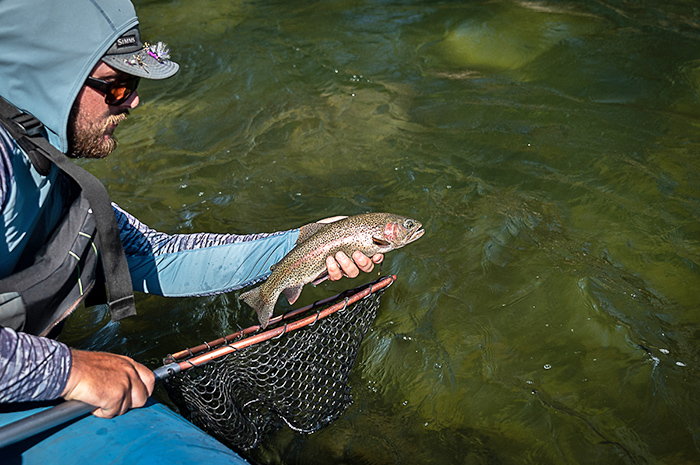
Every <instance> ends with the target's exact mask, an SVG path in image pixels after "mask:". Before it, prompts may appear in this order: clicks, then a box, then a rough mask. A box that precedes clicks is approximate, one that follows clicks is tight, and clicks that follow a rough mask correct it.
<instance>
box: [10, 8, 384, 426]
mask: <svg viewBox="0 0 700 465" xmlns="http://www.w3.org/2000/svg"><path fill="white" fill-rule="evenodd" d="M169 58H170V57H169V50H168V49H167V47H166V46H165V45H164V44H162V43H158V44H155V45H150V46H149V45H147V44H144V43H142V41H141V38H140V31H139V28H138V20H137V18H136V14H135V11H134V9H133V5H132V4H131V3H130V1H129V0H91V1H86V0H53V1H50V2H46V1H44V0H2V2H0V96H2V97H3V98H4V99H5V100H6V101H7V102H9V103H10V104H11V107H15V108H16V109H21V110H22V111H24V112H26V113H28V114H29V115H33V116H34V117H35V118H36V119H38V120H39V121H40V122H41V123H43V126H40V129H41V134H39V135H32V134H31V133H33V132H38V131H33V130H32V129H31V127H27V126H31V123H26V122H25V123H21V124H19V123H18V124H17V127H20V129H17V127H15V123H16V122H17V121H25V120H26V119H25V118H24V117H25V116H26V115H21V116H20V117H17V116H16V115H12V118H11V119H9V120H7V122H6V124H5V126H4V127H3V125H2V124H0V207H1V210H0V211H1V213H2V216H1V217H0V257H1V258H0V401H2V402H20V401H26V400H49V399H55V398H58V397H63V398H64V399H78V400H82V401H84V402H86V403H88V404H90V405H94V406H96V407H98V408H97V409H96V410H95V411H94V414H95V415H96V416H100V417H106V418H110V417H113V416H116V415H120V414H122V413H124V412H126V411H127V410H128V409H130V408H133V407H139V406H142V405H143V404H144V403H145V402H146V399H147V398H148V396H149V395H150V394H151V392H152V390H153V384H154V377H153V374H152V372H151V371H150V370H149V369H147V368H146V367H144V366H143V365H141V364H140V363H138V362H135V361H134V360H131V359H129V358H127V357H123V356H119V355H114V354H108V353H100V352H85V351H79V350H73V349H69V348H68V347H66V346H65V345H63V344H61V343H58V342H56V341H54V340H52V339H48V338H45V337H39V336H36V334H40V335H42V336H44V335H48V334H52V333H54V332H55V331H56V330H57V329H58V328H60V324H61V322H62V321H63V320H64V319H65V318H66V317H67V316H68V315H69V314H70V312H71V311H72V310H73V309H74V308H75V307H76V306H77V305H78V304H79V303H81V302H83V300H84V299H85V298H87V297H86V296H87V295H88V294H89V292H88V291H90V292H94V293H98V291H99V289H100V285H99V284H100V283H102V282H103V280H102V279H101V277H100V271H101V270H102V269H104V273H105V275H106V276H105V277H104V279H105V280H106V281H107V289H108V290H109V297H110V301H111V303H112V304H113V307H112V308H113V313H112V316H113V318H114V319H118V318H120V317H122V316H128V315H130V314H133V313H134V312H133V308H132V306H131V304H129V302H131V300H130V299H131V296H130V292H126V293H124V294H123V295H122V294H120V291H119V289H120V288H121V287H122V285H123V284H124V283H123V282H120V280H119V272H118V271H114V270H118V269H119V263H120V257H124V252H125V257H126V262H127V263H128V274H129V275H130V281H131V283H130V285H133V288H134V289H136V290H140V291H143V292H150V293H156V294H159V295H164V296H193V295H209V294H215V293H221V292H229V291H232V290H235V289H240V288H242V287H245V286H249V285H251V284H254V283H257V282H259V281H261V280H263V279H265V278H266V276H267V274H268V273H269V269H270V266H271V265H272V264H274V263H276V262H277V261H278V260H279V259H281V258H282V257H283V256H284V255H285V254H286V253H287V252H288V251H289V250H291V248H293V247H294V245H295V242H296V240H297V238H298V236H299V229H295V230H291V231H281V232H277V233H272V234H266V233H264V234H253V235H245V236H238V235H231V234H205V233H201V234H191V235H175V236H170V235H167V234H164V233H160V232H157V231H154V230H152V229H150V228H148V227H147V226H146V225H144V224H143V223H141V222H139V221H138V220H137V219H136V218H134V217H133V216H131V215H130V214H129V213H127V212H125V211H124V210H122V209H120V208H119V207H118V206H116V205H114V204H113V210H112V209H111V208H110V207H109V205H108V204H107V207H106V208H107V211H108V212H109V214H108V215H107V216H110V218H108V219H105V218H104V215H103V216H100V213H99V212H98V210H99V209H100V205H101V203H100V202H99V201H98V200H95V199H98V198H99V195H100V194H99V193H95V192H93V191H94V190H95V188H94V186H93V187H92V188H91V187H89V186H90V182H91V181H89V178H86V177H85V175H83V174H81V170H79V169H77V172H76V168H75V165H73V164H72V163H69V164H68V165H65V164H63V165H62V164H61V163H62V162H61V160H63V158H61V157H62V155H60V154H58V155H55V154H54V151H53V148H54V147H55V148H56V149H58V150H59V151H60V152H62V153H66V154H69V155H70V156H73V157H89V158H103V157H106V156H107V155H109V154H110V153H111V152H112V151H114V149H115V148H116V139H115V138H114V131H115V129H116V128H117V126H118V124H119V123H120V122H121V121H123V120H124V119H125V118H126V117H127V115H128V114H129V110H131V109H134V108H136V107H137V106H138V104H139V96H138V94H137V92H136V88H137V85H138V81H139V79H140V78H146V79H165V78H168V77H170V76H172V75H174V74H175V73H176V72H177V70H178V65H177V64H176V63H175V62H173V61H171V60H170V59H169ZM30 121H32V122H33V121H34V120H31V119H30ZM32 127H35V126H32ZM24 133H27V134H26V135H24ZM42 135H43V136H45V137H46V138H47V139H48V141H49V142H50V143H51V145H52V146H53V147H49V148H48V149H47V148H42V147H44V145H46V146H48V144H46V142H45V141H43V140H41V137H42ZM56 153H57V152H56ZM59 155H60V156H59ZM52 157H53V158H52ZM49 160H51V161H49ZM59 165H60V167H59ZM86 179H87V180H86ZM91 189H92V190H91ZM97 190H98V191H99V189H97ZM103 207H104V206H103ZM74 216H76V217H78V218H79V219H80V221H77V222H76V221H73V220H72V218H73V217H74ZM93 217H94V218H93ZM69 219H70V221H69ZM115 219H116V228H118V235H117V234H116V233H114V234H112V235H113V236H115V237H116V239H115V241H113V242H109V240H110V237H111V236H110V234H109V231H110V229H109V228H110V225H111V224H113V223H114V220H115ZM334 219H336V218H331V219H328V220H324V221H332V220H334ZM76 224H77V225H78V227H77V229H75V228H76V226H75V225H76ZM83 228H84V229H83ZM74 229H75V230H74ZM66 231H68V232H66ZM94 231H97V232H96V233H94ZM64 237H67V238H68V239H70V243H71V244H73V245H71V246H70V248H69V247H62V246H61V247H59V246H58V245H57V244H59V243H63V242H65V241H64V239H63V238H64ZM61 241H63V242H61ZM114 242H116V243H117V246H116V248H117V249H118V250H113V249H114V247H112V246H113V245H114ZM75 244H78V245H75ZM122 246H123V251H122ZM75 247H77V249H74V248H75ZM98 248H99V253H98ZM63 249H65V250H63ZM59 252H61V253H63V254H64V255H65V256H62V260H63V261H62V262H61V263H62V265H61V266H57V267H56V269H55V270H54V269H53V268H51V269H48V268H47V267H49V265H47V264H46V263H48V262H52V261H56V260H54V258H55V255H56V254H58V253H59ZM72 257H75V260H77V262H75V263H73V264H71V263H72V260H74V259H73V258H72ZM382 258H383V257H382V256H381V255H376V256H374V257H372V259H369V258H367V257H365V256H364V255H362V254H361V253H359V252H356V253H355V254H353V257H352V259H350V258H348V257H347V256H345V255H344V254H342V253H341V254H338V255H337V256H336V257H335V259H333V258H332V257H329V259H328V260H327V268H328V275H329V278H330V279H332V280H338V279H340V278H341V277H342V276H343V275H347V276H349V277H355V276H357V275H358V274H359V272H360V271H364V272H369V271H371V270H372V268H373V265H374V263H379V262H381V260H382ZM353 260H354V261H353ZM98 261H99V263H98ZM100 263H102V265H101V264H100ZM63 264H68V265H67V266H72V267H73V268H71V269H70V270H71V272H70V273H67V274H66V276H67V277H66V278H61V279H59V278H55V276H56V275H57V274H58V273H59V272H62V271H61V270H63V268H62V267H63V266H64V265H63ZM112 264H115V266H114V267H112V266H111V265H112ZM37 270H38V271H37ZM73 270H74V271H76V272H77V274H78V278H77V279H76V277H75V276H74V275H75V273H73ZM177 270H187V273H188V276H187V277H186V278H187V279H185V277H184V276H181V275H180V274H178V273H177ZM49 271H50V273H51V274H50V276H51V280H49V279H48V278H47V279H46V280H42V279H40V278H39V276H43V274H44V272H46V274H47V275H49ZM61 276H63V275H61ZM31 280H36V281H37V282H36V283H32V286H28V285H27V286H26V287H27V289H25V285H26V284H27V282H28V281H31ZM110 280H111V281H110ZM128 280H129V278H128V277H127V281H128ZM8 283H10V284H8ZM13 283H14V284H13ZM15 285H16V287H17V289H16V288H15V287H13V286H15ZM130 285H129V286H128V287H129V290H130ZM3 286H4V287H3ZM19 287H22V290H19ZM54 289H55V290H56V292H55V293H54ZM59 292H60V293H62V294H61V295H60V299H53V297H54V296H55V295H58V293H59ZM98 294H99V293H98ZM115 295H116V296H117V297H115ZM33 299H35V301H36V302H38V303H32V302H34V300H33ZM54 300H56V301H57V302H56V303H54ZM46 302H50V303H46ZM124 302H126V304H125V305H126V306H123V307H121V310H119V308H120V307H119V306H118V305H121V304H122V303H124ZM10 326H12V327H10ZM13 328H14V329H13ZM28 333H33V334H28Z"/></svg>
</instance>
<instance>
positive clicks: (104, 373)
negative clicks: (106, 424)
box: [61, 349, 155, 418]
mask: <svg viewBox="0 0 700 465" xmlns="http://www.w3.org/2000/svg"><path fill="white" fill-rule="evenodd" d="M71 356H72V366H71V372H70V377H69V378H68V383H67V384H66V388H65V389H64V391H63V394H62V395H61V397H63V398H64V399H66V400H72V399H75V400H80V401H83V402H85V403H87V404H90V405H94V406H95V407H98V408H97V409H96V410H94V411H93V412H92V413H93V415H95V416H96V417H101V418H112V417H115V416H117V415H122V414H123V413H125V412H126V411H127V410H129V409H131V408H137V407H141V406H143V405H144V404H145V403H146V400H148V396H150V395H151V393H152V392H153V384H154V383H155V376H154V375H153V372H152V371H151V370H149V369H148V368H146V367H145V366H143V365H141V364H140V363H138V362H135V361H134V360H132V359H130V358H128V357H124V356H122V355H115V354H110V353H106V352H86V351H82V350H75V349H71Z"/></svg>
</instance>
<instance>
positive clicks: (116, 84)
mask: <svg viewBox="0 0 700 465" xmlns="http://www.w3.org/2000/svg"><path fill="white" fill-rule="evenodd" d="M140 80H141V78H140V77H138V76H133V77H130V78H128V79H124V80H120V81H103V80H102V79H97V78H94V77H92V76H88V78H87V80H86V81H85V85H87V86H88V87H92V88H93V89H95V90H98V91H100V92H102V93H103V94H105V103H106V104H107V105H121V104H122V103H124V102H126V101H127V99H128V98H129V97H131V94H133V93H134V91H135V90H136V88H137V87H138V85H139V81H140Z"/></svg>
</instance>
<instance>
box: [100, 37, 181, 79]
mask: <svg viewBox="0 0 700 465" xmlns="http://www.w3.org/2000/svg"><path fill="white" fill-rule="evenodd" d="M102 61H103V62H105V63H107V64H108V65H109V66H111V67H112V68H114V69H117V70H119V71H123V72H125V73H128V74H133V75H134V76H139V77H142V78H146V79H165V78H169V77H170V76H172V75H173V74H175V73H177V70H178V69H179V68H180V66H179V65H178V64H177V63H175V62H174V61H172V60H170V49H169V48H168V46H167V45H166V44H164V43H163V42H158V43H156V44H153V45H150V44H148V43H145V44H144V43H142V42H141V33H140V32H139V28H138V26H136V27H134V28H132V29H130V30H129V31H127V32H125V33H124V34H122V35H121V37H119V38H118V39H117V40H116V41H115V42H114V44H112V46H111V47H110V48H109V50H107V53H105V55H104V56H103V57H102Z"/></svg>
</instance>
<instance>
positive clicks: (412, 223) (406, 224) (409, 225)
mask: <svg viewBox="0 0 700 465" xmlns="http://www.w3.org/2000/svg"><path fill="white" fill-rule="evenodd" d="M415 225H416V224H415V223H414V222H413V220H406V222H405V223H404V226H406V227H407V228H409V229H410V228H412V227H414V226H415Z"/></svg>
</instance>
